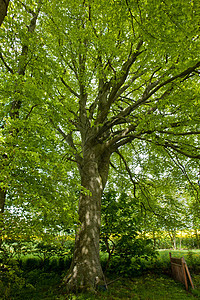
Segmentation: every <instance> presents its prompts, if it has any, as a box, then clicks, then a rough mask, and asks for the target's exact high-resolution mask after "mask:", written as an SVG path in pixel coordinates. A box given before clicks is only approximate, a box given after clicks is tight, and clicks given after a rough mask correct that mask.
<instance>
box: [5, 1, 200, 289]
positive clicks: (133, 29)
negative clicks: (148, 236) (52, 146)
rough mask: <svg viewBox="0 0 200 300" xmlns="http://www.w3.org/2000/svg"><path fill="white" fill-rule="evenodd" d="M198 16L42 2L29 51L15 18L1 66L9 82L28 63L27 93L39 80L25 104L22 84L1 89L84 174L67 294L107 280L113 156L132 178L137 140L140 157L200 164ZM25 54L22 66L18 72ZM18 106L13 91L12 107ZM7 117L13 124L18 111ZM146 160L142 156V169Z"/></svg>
mask: <svg viewBox="0 0 200 300" xmlns="http://www.w3.org/2000/svg"><path fill="white" fill-rule="evenodd" d="M38 3H40V2H39V1H38ZM29 4H30V5H31V7H32V6H34V5H35V4H34V3H32V2H31V1H30V2H29V1H26V3H25V6H24V4H23V7H24V8H25V11H26V13H27V10H29V9H27V7H28V6H27V5H29ZM199 10H200V8H199V3H198V1H193V2H191V1H189V0H188V1H184V2H181V3H180V1H177V0H173V1H165V2H160V3H157V2H154V1H150V2H147V1H142V0H141V1H135V0H131V1H128V0H126V1H125V0H124V1H114V0H109V1H101V2H99V1H97V0H94V1H76V2H75V3H74V1H67V2H66V1H59V3H57V2H56V1H48V2H45V1H44V2H43V5H41V8H40V11H41V14H40V16H39V15H38V22H39V24H40V26H39V28H38V31H36V35H35V36H34V43H33V44H32V47H28V45H29V44H30V42H31V41H33V40H32V39H31V38H30V36H31V34H30V32H29V31H28V30H27V28H26V26H24V25H21V22H20V21H19V19H17V18H16V24H17V25H16V29H14V30H13V33H15V30H18V32H19V36H20V37H21V39H20V42H19V44H20V46H17V48H16V47H12V45H13V42H12V41H13V37H12V35H10V36H8V39H9V40H10V45H9V46H8V48H7V49H5V50H4V52H8V51H10V52H11V56H8V58H7V60H6V59H4V56H3V60H2V59H1V60H2V65H4V69H5V73H6V75H7V73H11V74H12V71H11V70H14V69H16V68H17V65H16V61H17V62H18V61H19V62H20V63H22V66H26V69H25V70H24V71H25V73H24V74H23V76H25V77H24V78H26V80H24V81H23V83H22V86H25V85H26V84H27V86H29V82H30V81H29V80H32V78H34V79H35V80H34V84H35V87H36V89H34V90H33V94H30V95H29V94H28V93H27V94H26V95H27V97H26V98H25V97H24V95H23V94H22V93H16V92H15V89H14V86H15V85H14V82H15V81H14V78H15V77H12V75H11V79H10V80H9V81H4V82H7V84H8V86H9V87H12V93H13V94H14V95H17V97H18V100H17V102H14V103H18V104H19V105H20V108H23V110H22V111H21V115H20V118H22V119H23V118H26V117H25V116H27V115H28V116H31V114H32V112H33V111H35V106H34V105H36V104H37V110H36V111H37V114H38V115H39V116H41V118H42V121H44V122H46V124H47V126H48V128H49V129H50V130H51V131H52V132H54V134H55V136H56V137H59V136H60V137H61V139H60V142H58V148H57V149H58V151H59V150H60V151H61V153H62V154H61V155H63V153H66V155H65V159H66V160H68V161H71V162H74V163H75V164H76V166H77V168H78V171H79V176H80V185H81V187H82V189H81V192H80V198H79V208H78V214H79V227H78V229H77V233H76V241H75V251H74V256H73V261H72V264H71V268H70V270H69V273H68V275H67V276H66V278H65V282H66V283H67V286H68V288H69V289H76V288H77V289H78V288H92V289H93V288H94V287H95V285H96V284H98V282H100V281H102V280H103V281H104V275H103V272H102V268H101V265H100V260H99V236H100V224H101V197H102V194H103V191H104V188H105V186H106V183H107V180H108V174H109V165H110V162H111V159H112V156H113V155H115V154H117V155H119V156H120V157H121V159H122V160H123V163H124V164H125V168H126V170H127V171H128V173H130V172H129V167H128V164H127V160H126V157H124V156H123V155H122V150H121V149H123V147H124V146H127V145H129V144H130V143H131V144H132V147H133V149H134V151H135V153H137V151H140V152H141V157H142V151H145V149H146V148H148V149H149V151H150V152H151V154H152V157H156V160H159V159H163V157H160V153H161V152H162V151H163V150H164V151H166V152H167V151H168V152H170V154H171V155H175V153H177V154H176V155H177V156H178V158H179V159H180V160H181V159H183V158H184V157H185V156H187V157H189V158H191V159H193V160H194V161H195V160H197V159H199V158H200V154H199V146H198V144H199V143H198V142H199V133H200V131H199V127H198V124H199V115H200V106H199V102H198V101H199V100H198V99H199V98H198V97H199V90H198V80H199V67H200V60H199V57H198V49H199V35H198V32H199V26H198V19H199ZM26 13H25V14H24V15H23V17H24V19H26ZM8 32H9V31H7V32H5V37H6V34H7V33H8ZM14 40H15V42H16V41H17V42H18V40H16V38H14ZM24 42H25V44H24ZM26 42H28V44H26ZM23 45H26V47H25V48H24V51H25V53H26V56H23V53H24V52H23ZM36 45H37V51H36V47H35V46H36ZM9 47H10V49H9ZM27 47H28V50H27ZM18 48H20V49H21V54H22V58H23V59H22V60H16V61H15V63H14V65H13V67H11V64H13V62H12V56H15V53H16V49H17V50H18ZM8 49H9V50H8ZM18 69H19V68H18ZM18 75H19V74H18ZM19 78H20V80H21V78H22V77H21V76H19ZM34 94H36V95H38V97H37V103H34V100H35V98H34ZM27 99H28V100H30V102H29V110H28V114H26V115H24V113H25V111H27V109H28V106H27V103H28V102H27ZM12 103H13V100H12V99H10V94H9V95H7V97H6V100H4V104H5V107H6V109H7V107H12ZM14 111H15V112H16V111H17V112H18V107H17V106H16V107H15V109H14ZM29 112H30V113H29ZM8 114H9V117H10V118H11V119H12V116H11V111H9V112H8ZM37 114H35V116H37ZM20 118H19V119H20ZM36 122H37V121H36ZM42 123H43V122H42ZM8 132H10V131H8ZM27 147H29V146H28V145H27ZM40 147H41V148H42V147H45V143H44V144H43V145H41V146H40ZM41 148H40V149H41ZM166 155H168V154H166ZM152 159H153V158H152ZM132 160H133V161H134V157H132ZM143 160H144V161H145V156H143V157H142V159H141V162H140V163H141V165H143ZM194 164H195V163H194ZM145 168H146V169H148V168H147V164H145ZM136 187H137V184H136ZM141 190H143V189H142V188H141Z"/></svg>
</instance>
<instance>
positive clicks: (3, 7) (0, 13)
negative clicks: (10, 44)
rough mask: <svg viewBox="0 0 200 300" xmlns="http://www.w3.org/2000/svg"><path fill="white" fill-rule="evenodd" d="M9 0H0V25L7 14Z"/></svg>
mask: <svg viewBox="0 0 200 300" xmlns="http://www.w3.org/2000/svg"><path fill="white" fill-rule="evenodd" d="M8 4H9V0H0V26H1V24H2V23H3V20H4V18H5V16H6V15H7V9H8Z"/></svg>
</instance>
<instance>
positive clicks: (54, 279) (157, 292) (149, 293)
mask: <svg viewBox="0 0 200 300" xmlns="http://www.w3.org/2000/svg"><path fill="white" fill-rule="evenodd" d="M171 252H172V256H176V257H181V256H184V257H185V260H186V262H187V264H188V267H189V269H190V273H191V276H192V280H193V283H194V286H195V289H194V290H192V289H191V288H190V289H189V292H186V291H185V288H184V286H183V285H182V284H181V283H178V282H175V281H174V280H173V279H172V278H171V276H170V263H169V250H162V251H159V255H158V256H157V258H156V259H155V260H154V261H151V262H147V263H146V269H145V268H144V263H143V272H142V275H138V274H139V273H136V274H134V273H133V274H132V276H131V277H126V276H124V275H122V276H117V277H116V275H114V274H108V275H107V276H108V278H107V282H108V283H109V285H108V290H107V291H103V290H99V291H97V293H96V294H95V295H93V294H90V293H86V294H78V295H75V294H70V295H69V294H67V293H66V292H65V291H64V290H63V289H61V288H60V284H61V280H62V277H63V276H64V274H65V272H63V269H62V270H59V265H58V264H56V261H54V270H53V271H52V269H53V264H51V268H50V266H49V268H47V266H46V269H45V268H43V269H41V268H38V267H36V266H37V264H35V267H34V264H32V268H30V267H31V264H30V262H31V261H29V264H26V266H27V269H26V270H24V271H23V273H22V274H21V275H20V276H22V278H23V280H24V284H23V286H21V287H20V288H16V285H15V282H13V283H8V284H10V288H9V289H7V291H6V290H4V291H5V293H4V295H3V296H2V298H1V299H3V300H7V299H11V300H22V299H23V300H24V299H26V300H43V299H46V300H47V299H48V300H51V299H52V300H54V299H55V300H56V299H58V300H59V299H60V300H84V299H85V300H86V299H88V300H89V299H91V300H100V299H105V300H106V299H108V300H117V299H124V300H125V299H133V300H134V299H142V300H143V299H144V300H148V299H149V300H152V299H155V300H159V299H160V300H168V299H177V300H184V299H200V271H199V270H200V268H199V265H200V251H199V250H197V251H171ZM29 260H30V258H29ZM140 274H141V273H140ZM136 275H137V276H136ZM20 276H19V277H20ZM0 283H1V280H0ZM8 286H9V285H8ZM12 286H13V287H14V286H15V288H12Z"/></svg>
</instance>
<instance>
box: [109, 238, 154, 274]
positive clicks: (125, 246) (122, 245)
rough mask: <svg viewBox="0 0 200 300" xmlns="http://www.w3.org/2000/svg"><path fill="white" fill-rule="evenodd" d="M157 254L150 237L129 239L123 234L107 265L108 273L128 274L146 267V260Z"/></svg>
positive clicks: (139, 271)
mask: <svg viewBox="0 0 200 300" xmlns="http://www.w3.org/2000/svg"><path fill="white" fill-rule="evenodd" d="M156 256H157V252H156V251H155V250H154V249H153V243H152V240H150V239H141V238H137V239H131V238H130V236H128V235H124V236H122V237H121V238H120V239H119V241H118V242H117V243H116V248H115V251H114V253H113V257H112V258H111V261H110V265H109V267H108V270H107V272H108V273H113V272H114V273H117V274H123V275H126V276H130V275H133V274H136V273H137V274H139V273H141V272H142V271H143V270H145V269H146V261H149V260H152V259H153V258H155V257H156Z"/></svg>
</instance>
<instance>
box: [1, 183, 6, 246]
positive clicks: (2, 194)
mask: <svg viewBox="0 0 200 300" xmlns="http://www.w3.org/2000/svg"><path fill="white" fill-rule="evenodd" d="M5 200H6V191H4V190H3V189H1V188H0V247H1V244H2V230H3V213H4V207H5Z"/></svg>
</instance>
